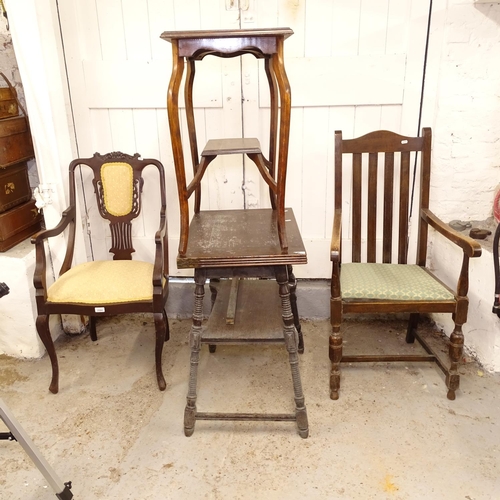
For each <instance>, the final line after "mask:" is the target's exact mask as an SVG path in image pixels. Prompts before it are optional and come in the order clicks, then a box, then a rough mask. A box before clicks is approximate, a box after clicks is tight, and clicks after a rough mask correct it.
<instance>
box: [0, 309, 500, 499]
mask: <svg viewBox="0 0 500 500" xmlns="http://www.w3.org/2000/svg"><path fill="white" fill-rule="evenodd" d="M189 327H190V322H189V321H187V320H171V340H170V341H169V342H168V343H167V344H166V345H165V350H164V355H163V360H164V363H163V366H164V372H165V378H166V379H167V384H168V385H167V390H166V391H165V392H160V391H159V390H158V389H157V386H156V378H155V376H154V363H153V351H154V333H153V332H154V329H153V324H152V320H151V318H150V317H148V316H147V315H138V316H126V317H121V318H109V319H103V320H101V321H100V322H99V323H98V335H99V341H98V342H95V343H93V342H91V340H90V338H89V337H88V335H82V336H80V337H72V338H70V337H64V338H61V339H59V340H58V342H57V346H56V347H57V352H58V355H59V361H60V370H61V380H60V392H59V394H57V395H53V394H50V393H49V392H48V389H47V388H48V384H49V379H50V363H49V360H48V358H47V357H44V358H43V359H41V360H33V361H26V360H18V359H12V358H8V357H6V356H0V365H1V372H0V386H1V388H2V392H1V397H2V399H3V400H4V402H5V403H6V404H7V405H8V406H9V408H10V410H11V411H12V412H13V413H14V415H15V417H16V418H17V419H18V420H19V421H20V423H21V424H22V425H23V427H24V429H25V430H26V432H27V433H28V434H29V435H30V436H31V438H32V439H33V441H34V442H35V444H36V445H37V446H38V448H39V450H40V451H41V452H42V454H43V455H44V457H45V458H46V459H47V461H48V462H49V463H50V464H51V466H52V467H53V468H54V470H55V471H56V472H57V474H58V475H59V476H60V478H61V479H62V480H63V481H68V480H71V481H72V483H73V489H72V491H73V494H74V495H75V498H77V499H79V500H92V499H109V500H112V499H120V500H124V499H134V500H136V499H140V500H142V499H144V500H145V499H153V498H155V499H158V498H165V499H188V498H206V499H261V498H262V499H264V498H265V499H295V498H297V499H298V498H318V499H319V498H321V499H325V498H328V499H336V498H339V499H421V498H422V499H423V498H425V499H426V500H429V499H454V500H455V499H466V500H482V499H499V498H500V374H497V375H492V374H489V373H486V372H484V371H483V370H482V369H481V367H480V366H479V365H478V364H477V363H476V362H474V361H473V360H471V359H468V358H465V363H464V365H463V366H462V367H461V368H460V372H461V373H462V375H463V376H462V379H461V390H460V391H458V393H457V399H456V400H455V401H448V400H447V399H446V388H445V385H444V379H443V375H442V373H441V372H440V370H439V368H438V367H437V366H436V365H435V364H405V363H399V364H392V365H387V364H385V363H379V364H378V365H373V364H371V365H360V364H357V365H355V366H344V367H343V379H342V389H341V396H340V399H339V400H338V401H331V400H330V399H329V391H328V373H329V372H328V370H329V361H328V352H327V339H328V335H329V325H328V322H326V321H318V322H314V321H305V322H304V323H303V331H304V337H305V342H306V351H305V353H304V354H303V355H302V356H301V374H302V382H303V387H304V392H305V396H306V404H307V409H308V415H309V426H310V436H309V438H308V439H305V440H303V439H301V438H300V437H299V436H298V434H297V433H296V429H295V425H294V423H290V422H283V423H277V422H207V421H199V422H197V424H196V429H195V433H194V435H193V436H192V437H190V438H186V437H185V436H184V434H183V410H184V405H185V397H186V393H187V380H188V368H189V367H188V365H189V350H188V332H189ZM426 330H427V331H428V332H429V333H428V335H429V336H430V337H432V339H433V340H434V341H435V342H437V343H438V344H442V349H443V350H445V347H444V341H443V339H442V337H441V336H440V335H439V334H438V333H435V332H433V331H432V328H431V327H430V326H427V327H426ZM344 332H345V340H346V349H347V348H349V349H355V344H356V343H355V340H354V335H355V334H356V333H361V334H364V333H366V334H368V333H369V334H370V338H371V339H372V346H373V347H377V348H379V347H380V346H382V345H385V344H386V343H390V344H393V346H394V347H395V348H396V349H399V350H401V349H410V350H413V349H416V348H417V347H415V346H407V345H406V344H405V342H404V335H405V325H404V323H403V322H401V321H395V322H390V323H387V322H380V321H370V322H362V323H357V322H348V323H346V324H345V325H344ZM200 377H201V378H200V383H199V385H198V393H199V398H198V410H200V411H250V412H255V411H266V412H271V411H276V412H288V411H293V398H292V389H291V380H290V371H289V367H288V363H287V355H286V354H285V351H284V348H283V347H280V346H266V347H260V348H256V347H252V346H250V347H241V346H225V347H221V346H219V347H218V349H217V352H216V353H215V354H209V353H208V348H207V347H206V346H205V347H204V351H203V354H202V358H201V363H200ZM0 427H3V426H1V422H0ZM1 430H4V429H1ZM0 471H2V472H1V474H0V498H2V499H9V500H10V499H21V498H22V499H25V500H35V499H36V500H43V499H49V498H55V496H54V494H53V492H52V490H51V489H50V487H49V486H48V484H47V482H46V481H45V479H44V478H43V476H42V475H41V474H40V473H39V471H38V470H37V469H36V468H35V466H34V465H33V463H32V462H31V461H30V459H29V458H28V457H27V455H26V454H25V453H24V451H23V449H22V448H21V446H20V445H19V444H18V443H15V442H8V441H2V442H0Z"/></svg>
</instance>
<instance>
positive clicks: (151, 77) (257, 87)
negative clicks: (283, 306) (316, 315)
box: [60, 0, 426, 278]
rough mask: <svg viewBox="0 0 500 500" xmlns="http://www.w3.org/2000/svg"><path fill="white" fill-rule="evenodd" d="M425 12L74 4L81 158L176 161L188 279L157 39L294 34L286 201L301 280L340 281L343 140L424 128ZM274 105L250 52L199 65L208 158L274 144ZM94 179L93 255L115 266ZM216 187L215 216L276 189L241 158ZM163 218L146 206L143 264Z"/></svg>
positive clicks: (164, 51) (165, 59) (172, 207)
mask: <svg viewBox="0 0 500 500" xmlns="http://www.w3.org/2000/svg"><path fill="white" fill-rule="evenodd" d="M417 3H418V2H415V1H411V0H242V1H241V6H242V10H241V12H240V11H238V9H237V5H235V2H231V1H230V0H203V1H198V0H169V1H167V0H140V1H138V0H95V1H91V2H89V1H87V0H75V1H74V2H70V3H67V2H63V3H61V4H60V10H61V21H62V31H63V37H64V42H65V47H66V59H67V64H68V73H69V81H70V88H71V91H72V99H73V103H72V104H73V111H74V121H75V130H76V137H77V142H78V147H79V154H80V155H81V156H87V155H92V154H93V152H94V151H100V152H106V151H111V150H122V151H125V152H128V153H135V152H136V151H137V152H139V153H141V155H142V156H144V157H154V158H159V159H160V160H161V161H162V162H163V163H164V165H165V167H166V169H167V190H168V198H169V200H168V209H169V233H170V241H171V243H170V245H171V246H170V248H171V262H172V266H171V273H172V274H178V271H177V269H176V268H175V266H174V262H175V256H176V250H177V241H178V234H179V214H178V206H177V193H176V185H175V176H174V170H173V163H172V155H171V148H170V142H169V135H168V124H167V116H166V105H165V99H166V89H167V86H168V80H169V76H170V69H171V56H170V51H171V47H170V44H168V43H167V42H164V41H162V40H161V39H160V38H159V36H160V34H161V33H162V32H163V31H166V30H182V29H217V28H238V27H242V28H259V27H272V26H290V27H291V28H292V29H293V30H294V32H295V33H294V35H293V36H292V37H290V38H289V39H288V40H287V41H286V42H285V56H286V67H287V71H288V73H289V78H290V81H291V86H292V105H293V109H292V124H291V141H290V154H289V169H288V172H289V174H288V183H287V199H286V202H287V206H291V207H293V209H294V212H295V215H296V217H297V219H298V221H299V224H300V227H301V232H302V235H303V238H304V241H305V243H306V248H307V250H308V254H309V261H310V263H309V264H308V265H307V266H301V269H297V275H298V276H301V277H314V278H319V277H328V275H329V273H330V270H329V253H328V248H329V242H330V233H331V223H332V217H333V216H332V212H333V198H332V193H333V153H334V151H333V134H334V131H335V130H336V129H342V130H343V131H344V136H345V137H353V136H357V135H361V134H364V133H366V132H368V131H370V130H375V129H379V128H387V129H392V130H396V131H400V132H401V133H406V134H412V133H416V126H417V125H416V124H417V114H416V113H417V111H418V97H419V94H418V90H419V85H420V80H419V78H420V75H421V66H422V54H423V47H424V43H425V37H424V35H425V23H426V18H425V15H426V12H425V11H426V8H425V6H421V5H416V4H417ZM70 4H71V5H70ZM236 4H237V2H236ZM268 99H269V97H268V92H267V83H266V80H265V75H264V71H263V65H262V62H259V61H257V60H255V59H254V58H252V57H251V56H244V57H242V58H234V59H216V58H209V57H208V58H206V59H205V61H203V62H202V63H198V64H197V79H196V81H195V106H196V109H195V117H196V121H197V125H198V141H199V150H200V151H201V149H202V148H203V146H204V144H205V142H206V140H208V139H211V138H217V137H239V136H242V135H244V136H245V137H258V138H259V139H260V140H261V143H262V145H263V147H264V148H267V147H268V137H267V135H268V123H269V122H268V120H269V108H268ZM410 127H412V128H410ZM184 136H186V133H185V121H184ZM187 151H188V150H187ZM187 164H188V165H190V159H189V158H187ZM82 179H83V181H82V182H83V186H84V190H85V199H86V203H87V205H88V206H87V211H88V214H89V219H90V228H91V238H90V240H89V241H88V253H89V256H90V257H93V258H96V259H99V258H106V256H107V253H108V248H109V234H108V230H107V228H105V227H104V226H102V225H101V224H100V223H99V222H98V220H97V217H96V216H95V215H96V208H95V206H93V205H92V203H91V201H90V196H91V195H92V189H91V188H90V185H89V182H88V179H86V177H85V176H83V177H82ZM147 180H148V179H147ZM207 181H208V182H206V183H205V186H204V190H203V195H202V199H203V207H205V208H211V209H214V208H241V207H243V206H246V207H259V206H268V204H269V203H268V190H267V186H265V184H264V183H263V182H262V181H261V180H260V177H259V175H258V173H257V172H256V169H255V167H254V166H253V165H251V164H248V162H245V163H243V161H242V159H241V158H237V159H235V158H230V157H221V158H220V159H217V161H216V162H215V165H211V166H210V168H209V170H208V172H207ZM154 188H155V182H154V179H151V181H150V183H149V185H148V182H147V183H146V187H145V189H146V196H147V198H146V199H147V200H148V204H149V202H150V200H155V196H156V194H155V189H154ZM83 203H84V201H83V197H82V204H83ZM83 222H84V223H85V222H86V221H85V220H84V221H83ZM157 223H158V221H157V215H156V213H155V212H151V211H150V210H149V209H148V207H147V206H146V207H145V210H144V213H143V216H142V220H141V223H140V224H139V225H137V227H136V229H135V233H136V236H138V237H139V240H138V241H139V243H138V247H137V248H136V250H137V256H138V258H140V257H141V256H147V255H151V254H152V253H151V252H152V247H151V246H150V244H151V242H150V239H151V235H152V234H153V233H154V231H155V230H156V227H157ZM84 225H85V224H84ZM90 241H91V245H90ZM183 273H185V272H183Z"/></svg>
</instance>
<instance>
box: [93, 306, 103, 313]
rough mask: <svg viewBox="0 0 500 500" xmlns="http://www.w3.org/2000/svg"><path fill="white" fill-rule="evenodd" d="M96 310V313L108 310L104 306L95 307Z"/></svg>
mask: <svg viewBox="0 0 500 500" xmlns="http://www.w3.org/2000/svg"><path fill="white" fill-rule="evenodd" d="M94 310H95V312H96V313H103V312H105V311H106V309H105V308H104V307H95V308H94Z"/></svg>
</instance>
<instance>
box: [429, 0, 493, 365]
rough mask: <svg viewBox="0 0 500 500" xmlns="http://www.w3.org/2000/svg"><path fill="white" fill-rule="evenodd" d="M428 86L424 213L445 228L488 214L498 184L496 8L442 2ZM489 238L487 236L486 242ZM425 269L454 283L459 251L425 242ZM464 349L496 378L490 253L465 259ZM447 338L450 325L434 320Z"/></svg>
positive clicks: (435, 239) (435, 238) (469, 1)
mask: <svg viewBox="0 0 500 500" xmlns="http://www.w3.org/2000/svg"><path fill="white" fill-rule="evenodd" d="M431 59H432V60H431V64H432V67H431V68H430V75H431V77H430V83H429V87H428V92H427V93H426V107H425V109H424V111H425V112H424V117H425V118H424V120H425V121H423V123H424V124H431V125H432V126H433V132H434V147H433V172H432V178H431V201H430V206H431V209H432V210H433V211H434V212H435V213H436V214H437V215H438V216H439V217H441V218H442V219H443V220H444V221H445V222H449V221H451V220H453V219H460V220H483V219H486V218H488V217H491V215H492V207H493V197H494V193H495V190H496V188H497V186H498V185H499V184H500V119H499V117H500V3H498V2H497V3H489V2H488V3H478V2H474V1H473V0H461V1H460V0H449V1H448V3H447V7H446V9H445V10H442V9H437V10H436V12H435V13H434V16H433V31H432V37H431ZM490 238H492V237H490ZM431 243H432V247H431V252H430V255H429V259H430V265H431V267H432V268H434V270H435V272H436V274H437V275H438V276H439V277H440V278H442V279H443V280H444V281H446V282H447V283H448V284H453V283H456V279H457V277H458V274H457V273H458V271H459V269H460V265H461V252H460V251H458V250H457V249H456V248H455V247H453V245H451V244H449V243H448V242H446V240H444V239H443V238H441V237H440V236H439V235H435V234H434V235H432V237H431ZM469 290H470V291H469V301H470V302H469V318H468V322H467V324H466V325H465V326H464V335H465V343H466V346H467V347H468V348H469V349H470V350H471V351H473V352H475V353H477V355H478V357H479V359H480V360H481V361H482V362H483V363H484V364H485V366H486V367H487V368H489V369H491V370H495V371H500V319H499V318H498V317H497V316H496V315H493V314H492V312H491V308H492V306H493V298H494V297H493V295H494V276H493V258H492V253H491V251H490V250H488V249H485V248H483V255H482V256H481V257H480V258H478V259H472V260H471V266H470V288H469ZM435 319H436V321H437V322H438V324H440V325H441V326H443V328H444V329H445V331H446V333H447V334H450V332H451V331H452V329H453V323H452V322H451V318H450V317H449V315H448V316H446V315H436V317H435Z"/></svg>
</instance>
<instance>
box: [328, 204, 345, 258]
mask: <svg viewBox="0 0 500 500" xmlns="http://www.w3.org/2000/svg"><path fill="white" fill-rule="evenodd" d="M341 235H342V210H340V209H337V210H335V213H334V216H333V229H332V240H331V244H330V260H331V261H332V262H333V261H337V262H340V238H341Z"/></svg>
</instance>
